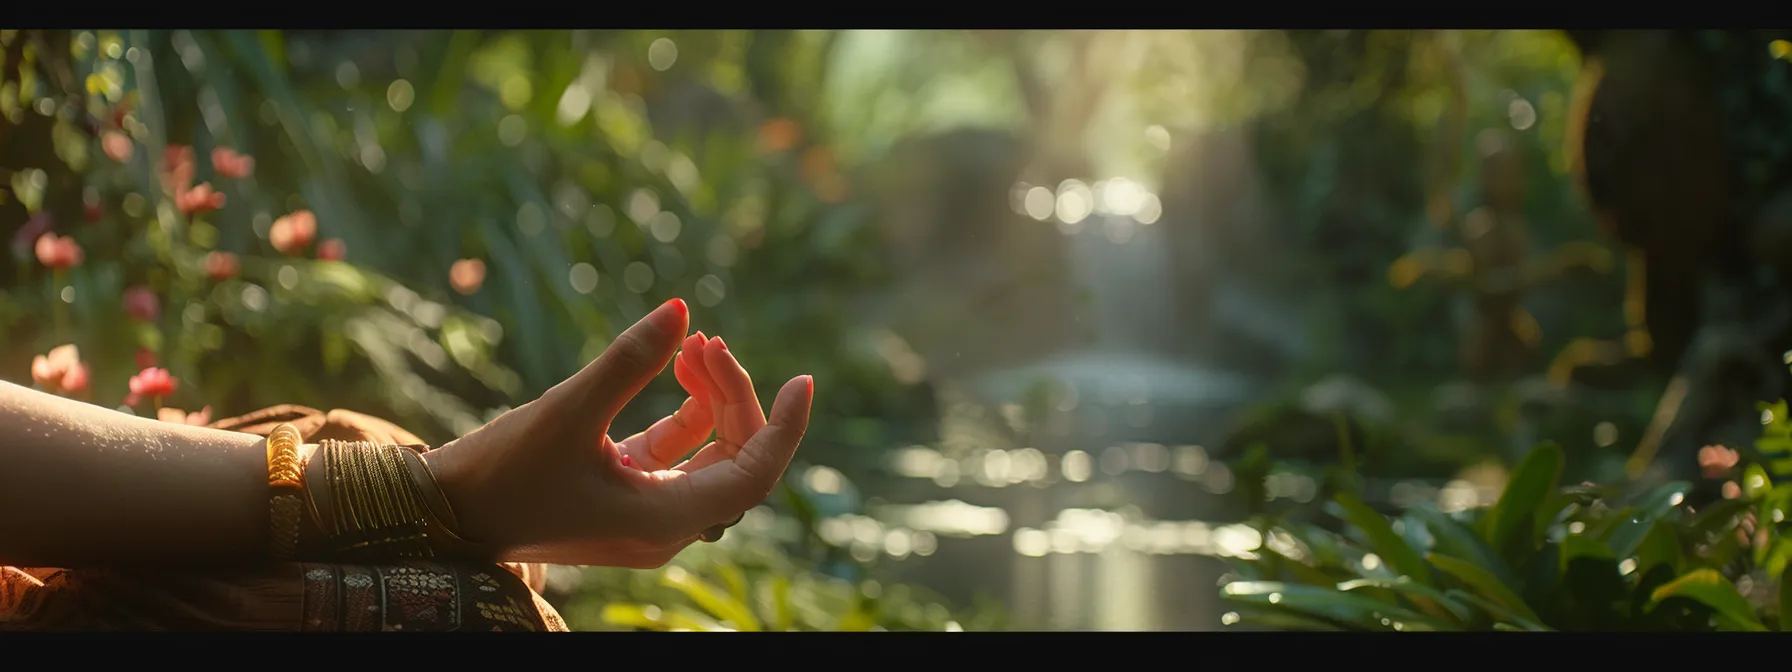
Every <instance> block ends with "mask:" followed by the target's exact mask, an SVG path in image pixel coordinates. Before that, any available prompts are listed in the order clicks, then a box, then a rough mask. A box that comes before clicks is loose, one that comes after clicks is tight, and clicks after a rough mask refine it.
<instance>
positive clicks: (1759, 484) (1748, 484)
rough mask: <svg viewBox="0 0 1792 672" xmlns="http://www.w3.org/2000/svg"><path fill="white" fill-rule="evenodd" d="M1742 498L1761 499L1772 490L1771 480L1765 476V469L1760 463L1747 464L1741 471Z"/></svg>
mask: <svg viewBox="0 0 1792 672" xmlns="http://www.w3.org/2000/svg"><path fill="white" fill-rule="evenodd" d="M1740 485H1741V486H1742V498H1743V499H1747V500H1750V501H1754V500H1758V499H1761V498H1763V497H1765V496H1767V493H1769V492H1771V491H1772V490H1773V480H1772V479H1770V478H1768V477H1767V470H1766V469H1765V468H1763V467H1762V466H1761V465H1760V464H1751V465H1748V468H1746V469H1744V470H1743V471H1742V482H1741V483H1740Z"/></svg>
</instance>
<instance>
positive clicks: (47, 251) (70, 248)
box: [36, 233, 83, 270]
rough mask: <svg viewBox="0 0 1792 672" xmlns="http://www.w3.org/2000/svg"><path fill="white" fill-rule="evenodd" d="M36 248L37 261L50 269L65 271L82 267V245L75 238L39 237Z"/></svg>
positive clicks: (50, 234)
mask: <svg viewBox="0 0 1792 672" xmlns="http://www.w3.org/2000/svg"><path fill="white" fill-rule="evenodd" d="M36 248H37V249H36V251H37V261H38V262H39V263H42V264H43V265H45V266H48V267H50V268H53V269H56V270H64V269H70V268H74V267H76V266H80V265H81V259H82V257H83V254H82V252H81V244H80V243H76V242H75V239H74V238H70V237H68V236H58V235H56V234H54V233H45V234H44V235H42V236H38V238H37V245H36Z"/></svg>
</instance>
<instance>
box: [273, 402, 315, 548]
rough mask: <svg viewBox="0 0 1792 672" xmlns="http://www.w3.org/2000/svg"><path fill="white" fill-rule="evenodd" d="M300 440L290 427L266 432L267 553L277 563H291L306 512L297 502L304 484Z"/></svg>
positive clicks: (293, 428)
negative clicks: (268, 534)
mask: <svg viewBox="0 0 1792 672" xmlns="http://www.w3.org/2000/svg"><path fill="white" fill-rule="evenodd" d="M302 438H303V437H301V436H300V435H299V429H298V428H297V427H294V426H292V425H291V424H282V425H280V426H277V427H275V428H274V431H272V432H269V433H268V438H267V440H266V442H265V443H266V444H267V458H268V489H269V490H270V491H271V492H270V494H269V500H268V509H269V511H268V517H269V532H270V540H269V546H270V550H271V551H272V552H273V556H274V558H275V559H276V560H290V559H292V558H293V556H294V555H296V554H297V553H298V550H299V527H300V525H301V524H303V522H304V517H305V512H304V508H303V505H302V504H301V503H300V502H299V494H300V493H301V492H303V490H304V481H303V480H302V479H301V478H300V476H299V442H300V441H301V440H302Z"/></svg>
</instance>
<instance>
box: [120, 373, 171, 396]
mask: <svg viewBox="0 0 1792 672" xmlns="http://www.w3.org/2000/svg"><path fill="white" fill-rule="evenodd" d="M179 388H180V381H179V380H178V379H176V378H175V377H174V374H171V373H168V370H167V369H158V368H155V367H150V368H147V369H144V370H142V371H140V372H138V373H137V375H135V376H131V394H134V395H137V396H139V397H149V398H151V399H160V398H162V397H166V396H168V395H170V394H174V391H175V390H176V389H179Z"/></svg>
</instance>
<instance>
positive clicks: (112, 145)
mask: <svg viewBox="0 0 1792 672" xmlns="http://www.w3.org/2000/svg"><path fill="white" fill-rule="evenodd" d="M100 149H102V150H104V151H105V152H106V156H108V157H111V159H112V160H113V161H117V162H119V163H127V162H129V161H130V160H131V155H132V154H135V153H136V151H137V145H136V144H135V143H133V142H131V136H128V135H125V134H123V133H120V132H118V131H106V134H105V135H102V136H100Z"/></svg>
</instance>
